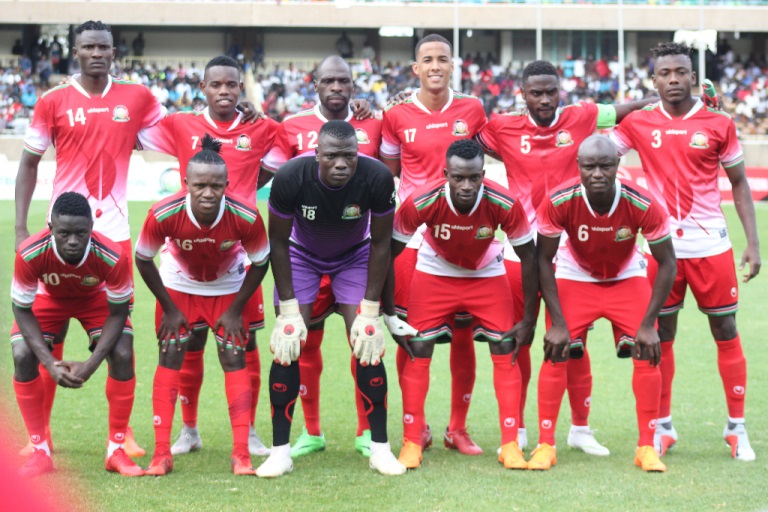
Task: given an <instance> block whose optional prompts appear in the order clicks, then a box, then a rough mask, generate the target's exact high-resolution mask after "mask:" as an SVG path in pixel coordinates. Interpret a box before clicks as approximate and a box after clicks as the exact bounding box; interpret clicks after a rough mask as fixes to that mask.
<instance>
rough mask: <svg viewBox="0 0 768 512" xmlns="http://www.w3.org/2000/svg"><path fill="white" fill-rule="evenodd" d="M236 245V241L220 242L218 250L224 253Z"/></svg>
mask: <svg viewBox="0 0 768 512" xmlns="http://www.w3.org/2000/svg"><path fill="white" fill-rule="evenodd" d="M236 243H237V240H224V241H223V242H221V245H220V246H219V250H220V251H222V252H223V251H226V250H227V249H229V248H230V247H232V246H233V245H235V244H236Z"/></svg>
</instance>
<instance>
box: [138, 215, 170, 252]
mask: <svg viewBox="0 0 768 512" xmlns="http://www.w3.org/2000/svg"><path fill="white" fill-rule="evenodd" d="M164 244H165V233H164V232H163V229H162V226H160V223H159V222H158V221H157V219H156V218H155V214H154V212H153V211H152V210H150V211H149V215H147V218H146V220H145V221H144V225H143V226H142V227H141V233H139V239H138V241H137V242H136V259H139V260H145V261H149V260H152V259H154V257H155V256H156V255H157V253H158V252H160V249H161V248H162V247H163V245H164Z"/></svg>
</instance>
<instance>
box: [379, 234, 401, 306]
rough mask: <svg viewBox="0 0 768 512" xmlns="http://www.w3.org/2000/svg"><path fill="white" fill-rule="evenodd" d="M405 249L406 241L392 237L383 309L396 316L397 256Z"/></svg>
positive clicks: (383, 294) (383, 293)
mask: <svg viewBox="0 0 768 512" xmlns="http://www.w3.org/2000/svg"><path fill="white" fill-rule="evenodd" d="M404 250H405V242H401V241H399V240H395V239H394V238H393V239H392V243H391V244H390V248H389V251H390V255H391V258H390V262H389V270H388V271H387V279H386V280H385V281H384V288H383V289H382V290H381V309H382V310H383V311H384V315H385V316H395V314H396V311H395V258H397V257H398V256H400V254H401V253H402V252H403V251H404Z"/></svg>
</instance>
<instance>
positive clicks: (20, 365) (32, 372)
mask: <svg viewBox="0 0 768 512" xmlns="http://www.w3.org/2000/svg"><path fill="white" fill-rule="evenodd" d="M11 347H12V349H13V364H14V368H15V372H14V374H13V378H14V379H16V380H17V381H18V382H29V381H31V380H35V379H36V378H37V376H38V375H40V372H39V371H38V369H37V363H38V361H37V356H35V353H34V352H32V349H31V348H29V346H28V345H27V344H26V343H25V342H24V341H23V340H21V341H17V342H15V343H13V344H12V345H11Z"/></svg>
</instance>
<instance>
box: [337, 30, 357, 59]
mask: <svg viewBox="0 0 768 512" xmlns="http://www.w3.org/2000/svg"><path fill="white" fill-rule="evenodd" d="M336 51H337V52H339V55H341V56H342V58H344V59H351V58H352V56H353V55H354V54H355V51H354V45H353V44H352V40H351V39H350V38H349V36H348V35H347V33H346V32H345V31H342V32H341V37H339V39H337V40H336Z"/></svg>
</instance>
